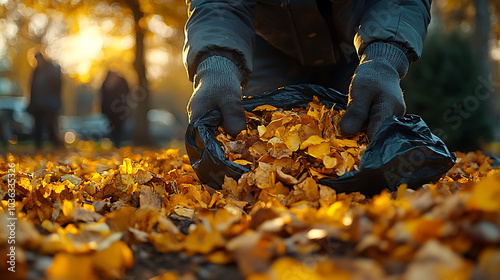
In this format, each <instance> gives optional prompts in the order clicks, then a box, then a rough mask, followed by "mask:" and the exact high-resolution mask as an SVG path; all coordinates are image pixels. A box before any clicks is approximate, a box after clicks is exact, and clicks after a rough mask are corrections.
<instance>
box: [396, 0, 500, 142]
mask: <svg viewBox="0 0 500 280" xmlns="http://www.w3.org/2000/svg"><path fill="white" fill-rule="evenodd" d="M499 4H500V1H498V0H490V1H487V0H445V1H435V2H434V3H433V9H432V16H433V17H432V22H431V26H430V28H429V36H428V38H427V40H426V42H425V47H424V52H423V54H422V58H421V60H420V61H418V62H416V63H415V64H414V65H413V66H412V67H411V68H410V71H409V73H408V76H407V77H406V78H405V79H404V80H403V83H402V86H403V89H404V90H405V96H406V100H407V103H408V111H409V112H411V113H416V114H420V115H422V116H423V117H424V119H425V120H426V121H427V122H428V124H429V125H430V126H431V128H433V129H435V130H436V132H437V133H436V134H438V135H439V134H441V135H442V136H443V137H444V138H447V139H446V142H447V143H448V145H449V146H450V148H451V149H452V150H453V149H461V150H470V149H476V148H483V149H487V148H488V147H487V146H486V145H484V144H485V143H487V142H491V141H492V140H493V141H498V140H499V139H498V138H499V137H500V127H499V126H500V123H499V119H500V115H499V113H498V109H497V108H499V107H498V100H499V98H498V94H497V91H498V88H495V87H494V85H495V84H496V81H498V77H496V76H493V75H492V72H493V70H494V69H495V68H496V67H498V62H496V61H494V60H493V59H492V52H493V51H494V50H495V49H496V48H498V47H499V45H498V38H500V32H499V31H500V29H499V28H498V24H497V21H498V16H499V12H500V9H499V8H500V5H499ZM492 27H494V28H492ZM493 66H495V67H493ZM478 91H482V92H483V95H482V96H484V95H489V97H488V99H487V100H484V98H483V99H479V98H477V97H475V95H476V92H478ZM473 99H474V100H473ZM475 101H478V105H477V106H475V104H473V102H475ZM460 106H462V107H464V106H467V108H468V109H467V108H465V109H463V110H465V111H464V112H461V111H460V110H461V109H460V108H459V107H460ZM458 118H459V119H458Z"/></svg>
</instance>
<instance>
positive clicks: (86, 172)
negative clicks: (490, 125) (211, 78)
mask: <svg viewBox="0 0 500 280" xmlns="http://www.w3.org/2000/svg"><path fill="white" fill-rule="evenodd" d="M259 110H262V111H263V115H262V117H257V116H256V115H252V114H249V115H248V118H249V120H248V123H249V129H248V131H247V132H246V133H243V134H240V136H238V138H236V139H229V138H227V136H224V134H222V133H220V134H219V135H218V139H219V140H221V141H222V142H223V143H224V145H225V147H226V149H227V151H228V156H229V157H230V159H231V160H233V161H235V162H238V163H240V164H242V165H246V166H247V167H249V168H251V169H252V170H253V171H251V172H249V173H247V174H245V175H243V177H242V178H241V179H240V180H239V181H235V180H233V179H231V178H226V180H225V182H224V185H223V187H222V190H214V189H212V188H209V187H207V186H204V185H201V184H200V183H198V181H197V180H196V175H195V174H194V172H193V170H192V168H191V166H190V165H189V160H188V158H187V156H185V155H179V152H178V150H172V149H170V150H162V151H147V150H146V151H141V152H140V153H134V152H133V151H132V150H131V149H130V148H123V149H121V150H116V151H114V152H113V153H102V152H100V151H99V150H91V151H66V152H61V153H57V152H56V153H53V154H49V155H45V156H43V157H42V156H32V157H30V156H26V155H12V154H9V155H7V156H6V157H0V182H1V183H0V185H1V188H0V199H1V206H0V207H1V210H0V211H1V212H0V220H1V223H0V225H2V226H1V227H0V269H1V271H2V272H1V274H2V275H7V273H10V272H9V271H8V270H7V269H8V267H9V263H8V262H7V261H9V255H8V254H9V253H10V250H11V246H15V263H16V267H15V269H16V273H15V274H12V273H11V274H8V275H10V277H14V276H15V277H16V278H18V279H24V278H26V277H27V275H28V272H29V270H31V269H35V268H33V267H28V263H27V262H26V255H27V254H28V253H30V252H35V253H36V254H38V255H40V256H42V255H48V256H54V257H53V259H51V261H50V263H49V264H48V265H47V266H48V269H47V270H46V271H45V273H46V276H47V278H48V279H86V280H91V279H119V278H123V277H125V275H126V273H127V270H128V269H130V268H131V267H133V266H134V255H133V252H132V250H131V248H132V247H133V246H136V245H141V244H142V245H145V244H152V246H154V248H155V250H156V251H158V252H161V253H167V252H170V253H172V252H173V253H176V254H185V255H187V256H192V257H202V258H204V260H206V261H208V262H210V263H214V264H217V265H221V266H222V267H224V265H230V264H236V265H237V267H238V269H239V271H240V272H241V273H242V274H243V275H244V276H245V277H247V278H248V279H331V278H332V277H335V279H388V278H392V279H400V278H401V279H469V278H475V279H495V277H497V275H500V169H499V168H493V167H491V165H490V164H491V163H492V161H491V160H490V159H489V158H487V157H485V156H483V155H482V154H481V152H470V153H468V154H462V153H457V156H458V161H457V164H456V165H455V166H454V167H453V168H452V169H451V170H450V171H449V172H448V174H446V175H445V176H443V178H441V180H440V181H439V182H437V183H436V184H427V185H424V186H422V188H420V189H419V190H417V191H413V190H410V189H407V188H406V186H405V185H402V186H400V187H399V189H398V191H397V192H395V193H388V192H382V193H381V194H379V195H377V196H375V197H374V198H370V199H367V198H365V196H363V195H362V194H360V193H353V194H349V195H347V194H342V193H336V192H335V191H334V190H332V189H331V188H329V187H326V186H322V185H318V184H317V183H316V180H315V179H317V178H321V176H333V177H334V176H340V175H342V174H344V173H345V172H348V171H350V170H354V169H356V168H357V165H358V164H359V159H360V157H361V155H362V152H363V150H364V149H365V148H366V145H367V144H368V143H367V140H366V137H365V136H364V135H363V134H359V135H356V136H354V137H353V138H350V139H341V138H337V137H338V136H340V135H339V134H338V131H337V130H336V129H335V124H336V123H338V119H339V118H340V115H341V113H339V112H334V111H330V110H326V109H324V108H323V107H321V106H320V105H318V104H317V103H313V104H311V105H310V107H309V108H308V110H306V112H298V111H292V112H283V111H281V112H279V111H276V110H275V109H274V108H260V109H259ZM9 172H10V173H13V174H15V178H14V180H13V181H12V182H15V202H13V201H12V200H11V201H9V198H11V196H10V195H9V186H10V185H9V179H11V178H13V177H12V176H11V177H9ZM11 202H13V203H11ZM10 218H17V220H14V221H15V237H13V238H11V235H12V233H11V231H10V229H9V228H8V227H7V226H4V225H8V224H9V223H10V222H11V221H12V219H10ZM181 222H182V223H181ZM180 224H184V225H186V224H187V225H189V226H188V227H187V228H184V229H183V228H182V227H180V226H179V225H180ZM11 239H15V244H11V243H9V242H10V241H9V240H11ZM13 275H14V276H13ZM177 277H178V278H179V279H193V278H195V277H197V278H198V277H199V278H203V277H202V275H196V274H192V273H186V274H183V273H181V272H179V271H169V272H166V273H164V274H162V275H159V276H158V277H156V278H155V279H176V278H177ZM2 279H3V277H2Z"/></svg>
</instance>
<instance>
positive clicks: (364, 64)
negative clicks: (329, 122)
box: [340, 42, 409, 139]
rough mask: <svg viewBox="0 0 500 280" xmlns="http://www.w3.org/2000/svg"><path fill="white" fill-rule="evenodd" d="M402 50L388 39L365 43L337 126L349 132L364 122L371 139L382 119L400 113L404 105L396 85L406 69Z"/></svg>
mask: <svg viewBox="0 0 500 280" xmlns="http://www.w3.org/2000/svg"><path fill="white" fill-rule="evenodd" d="M408 64H409V63H408V58H407V57H406V55H405V54H404V52H403V51H402V50H401V49H400V48H398V47H396V46H394V45H392V44H389V43H383V42H375V43H371V44H370V45H368V46H367V47H366V49H365V51H364V54H363V55H362V57H361V61H360V64H359V66H358V68H357V69H356V72H355V73H354V76H353V78H352V81H351V86H350V88H349V103H348V105H347V109H346V112H345V115H344V117H343V118H342V120H341V121H340V130H341V131H342V133H343V134H345V135H352V134H355V133H357V132H359V131H360V130H361V128H362V127H363V125H364V124H365V123H366V122H368V127H367V134H368V138H370V139H372V138H373V136H374V135H375V133H376V132H377V130H378V129H379V127H380V125H382V123H383V122H384V121H385V120H386V119H388V118H390V117H391V116H393V115H396V116H398V117H401V116H403V115H404V114H405V111H406V106H405V102H404V99H403V93H402V91H401V87H400V85H399V81H400V79H401V78H403V77H404V75H406V71H407V70H408Z"/></svg>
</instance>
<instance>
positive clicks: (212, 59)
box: [194, 55, 244, 87]
mask: <svg viewBox="0 0 500 280" xmlns="http://www.w3.org/2000/svg"><path fill="white" fill-rule="evenodd" d="M208 73H211V74H216V75H218V76H219V78H220V79H225V78H229V75H231V74H232V75H234V76H233V77H236V78H237V79H238V81H239V82H240V85H241V84H242V81H243V80H244V75H243V73H242V71H241V70H240V69H239V68H238V67H237V66H236V65H235V64H234V63H233V62H232V61H231V60H230V59H228V58H226V57H222V56H218V55H213V56H209V57H206V58H205V59H204V60H203V61H201V62H200V64H199V65H198V67H197V69H196V75H195V78H194V82H195V87H196V86H197V85H196V84H197V83H198V82H199V79H198V78H199V77H201V76H204V75H205V74H208Z"/></svg>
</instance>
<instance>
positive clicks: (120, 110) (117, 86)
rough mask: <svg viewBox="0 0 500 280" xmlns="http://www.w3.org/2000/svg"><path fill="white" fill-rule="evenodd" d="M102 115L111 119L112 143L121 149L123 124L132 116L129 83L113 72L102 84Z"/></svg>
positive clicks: (109, 72) (110, 72)
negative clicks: (129, 102)
mask: <svg viewBox="0 0 500 280" xmlns="http://www.w3.org/2000/svg"><path fill="white" fill-rule="evenodd" d="M101 92H102V103H101V104H102V105H101V107H102V113H103V114H104V115H106V117H108V119H109V123H110V125H111V141H113V144H114V145H115V146H116V147H120V142H121V140H122V127H123V123H124V122H125V120H126V119H127V117H128V115H129V114H130V108H129V106H128V103H127V97H128V94H129V87H128V83H127V81H126V80H125V79H124V78H123V77H121V76H120V75H118V74H117V73H115V72H113V71H111V70H110V71H108V75H107V76H106V79H105V80H104V82H103V83H102V88H101Z"/></svg>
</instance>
